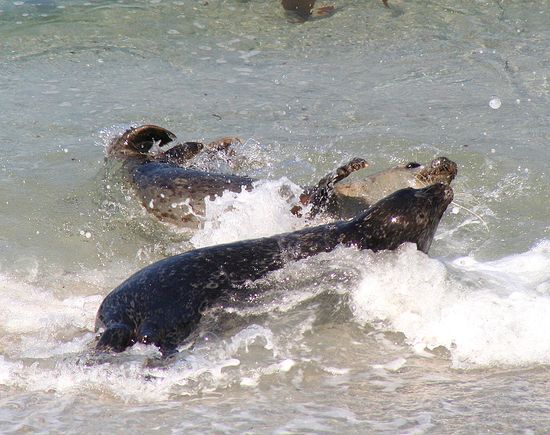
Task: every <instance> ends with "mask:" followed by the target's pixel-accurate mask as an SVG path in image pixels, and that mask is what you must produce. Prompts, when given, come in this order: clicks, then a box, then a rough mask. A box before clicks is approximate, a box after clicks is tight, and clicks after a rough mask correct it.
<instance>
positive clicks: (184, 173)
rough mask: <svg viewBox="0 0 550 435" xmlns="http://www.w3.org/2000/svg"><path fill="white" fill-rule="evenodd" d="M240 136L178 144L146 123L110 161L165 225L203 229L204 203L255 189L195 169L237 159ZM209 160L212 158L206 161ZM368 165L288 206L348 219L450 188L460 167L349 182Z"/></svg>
mask: <svg viewBox="0 0 550 435" xmlns="http://www.w3.org/2000/svg"><path fill="white" fill-rule="evenodd" d="M235 141H237V139H235V138H223V139H220V140H217V141H214V142H212V143H210V144H206V145H205V144H202V143H200V142H184V143H178V142H176V137H175V135H174V134H173V133H171V132H170V131H168V130H166V129H164V128H162V127H158V126H154V125H143V126H140V127H137V128H132V129H129V130H127V131H126V132H124V134H123V135H121V136H120V137H118V138H115V140H113V141H112V143H111V144H110V146H109V148H108V149H107V158H108V159H118V160H120V161H122V162H123V168H124V170H125V172H126V173H127V174H128V175H129V178H130V182H131V184H132V185H133V186H134V188H135V191H136V194H137V196H138V197H139V199H140V201H141V203H142V204H143V206H144V207H145V208H146V209H147V211H148V212H150V213H151V214H153V215H154V216H156V217H157V218H158V219H160V220H161V221H163V222H166V223H170V224H173V225H176V226H182V227H191V228H193V227H198V226H200V223H201V222H202V219H203V218H204V214H205V200H206V199H214V198H215V197H216V196H221V195H222V194H223V192H224V191H226V190H228V191H232V192H237V193H238V192H241V191H242V190H243V189H246V190H251V189H253V187H254V181H256V180H254V179H253V178H250V177H247V176H239V175H234V174H222V173H219V172H214V171H204V170H201V169H198V168H195V167H193V165H192V160H193V158H194V157H196V156H200V155H202V154H206V155H207V157H211V158H214V157H219V155H220V154H221V155H222V156H223V157H227V158H228V159H232V158H234V157H235V152H234V150H233V149H232V148H231V144H232V143H233V142H235ZM207 160H208V159H207ZM367 166H368V165H367V162H366V161H365V160H364V159H361V158H354V159H352V160H350V161H349V162H348V163H345V164H344V165H342V166H340V167H339V168H337V169H335V170H334V171H332V172H330V173H329V174H327V175H326V176H325V177H323V178H322V179H321V180H320V181H319V182H318V183H317V184H316V185H315V186H312V187H304V188H303V189H304V192H303V194H302V195H300V198H296V199H295V202H294V204H290V205H289V208H290V210H291V211H292V212H293V213H294V214H297V215H299V214H302V213H304V210H305V207H309V211H307V217H309V218H313V217H315V216H317V215H319V214H328V216H330V217H331V218H340V219H347V218H351V217H352V216H355V215H356V214H357V213H359V212H361V211H364V210H366V209H367V208H368V207H369V206H370V205H372V204H374V203H375V202H376V201H378V200H380V199H382V198H383V197H385V196H387V195H389V194H390V193H392V192H394V191H396V190H398V189H402V188H405V187H414V188H421V187H425V186H427V185H430V184H434V183H446V184H449V183H450V182H451V181H452V180H453V178H454V177H455V176H456V172H457V166H456V164H455V163H454V162H452V161H451V160H449V159H447V158H446V157H439V158H437V159H435V160H433V161H432V162H431V163H430V164H428V165H421V164H419V163H416V162H411V163H407V164H405V165H400V166H397V167H394V168H391V169H388V170H385V171H382V172H379V173H377V174H373V175H369V176H366V177H365V176H363V177H356V180H354V181H350V182H344V181H343V180H344V179H346V178H347V177H348V176H349V175H351V174H352V173H355V172H358V173H359V172H360V173H363V171H362V170H363V169H364V168H366V167H367Z"/></svg>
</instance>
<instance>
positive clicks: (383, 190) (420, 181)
mask: <svg viewBox="0 0 550 435" xmlns="http://www.w3.org/2000/svg"><path fill="white" fill-rule="evenodd" d="M457 172H458V167H457V164H456V163H455V162H453V161H452V160H450V159H448V158H447V157H437V158H435V159H433V160H432V161H431V162H430V163H428V164H425V165H423V164H420V163H417V162H409V163H405V164H402V165H398V166H394V167H393V168H389V169H385V170H383V171H380V172H377V173H374V174H371V175H368V176H366V177H365V176H363V177H361V176H360V175H357V176H355V179H353V180H346V181H345V182H341V183H338V184H336V185H335V186H334V188H333V189H332V191H331V196H330V197H329V198H327V199H326V200H325V202H324V204H323V206H324V207H325V208H326V210H327V211H328V213H329V214H331V215H333V216H334V217H337V218H339V219H348V218H350V217H352V216H355V215H356V214H357V213H358V212H359V211H360V210H365V209H367V208H368V207H369V206H370V205H372V204H374V203H375V202H377V201H379V200H381V199H382V198H384V197H385V196H387V195H389V194H391V193H392V192H395V191H396V190H399V189H403V188H405V187H413V188H415V189H421V188H422V187H426V186H429V185H431V184H435V183H444V184H451V182H452V181H453V180H454V178H455V177H456V175H457Z"/></svg>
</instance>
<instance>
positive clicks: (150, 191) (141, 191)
mask: <svg viewBox="0 0 550 435" xmlns="http://www.w3.org/2000/svg"><path fill="white" fill-rule="evenodd" d="M175 140H176V136H175V135H174V134H173V133H171V132H170V131H168V130H166V129H164V128H162V127H158V126H155V125H142V126H140V127H136V128H131V129H128V130H126V131H125V132H124V134H122V135H121V136H120V137H117V138H115V139H114V140H113V141H112V142H111V144H110V145H109V147H108V148H107V158H108V159H116V160H119V161H121V162H122V167H123V172H125V173H126V175H127V177H128V178H129V180H130V183H131V185H132V186H133V187H134V188H135V191H136V194H137V196H138V198H139V199H140V201H141V203H142V204H143V206H144V207H145V208H146V209H147V211H149V212H150V213H152V214H153V215H155V216H156V217H157V218H158V219H160V220H161V221H163V222H166V223H170V224H173V225H176V226H183V227H197V226H199V224H200V221H201V218H202V217H203V216H204V213H205V203H204V201H205V199H208V198H210V199H214V198H215V196H216V195H221V194H222V193H223V192H224V191H226V190H228V191H233V192H241V191H242V189H252V183H253V181H254V180H253V179H252V178H250V177H246V176H239V175H233V174H222V173H216V172H207V171H203V170H199V169H196V168H193V167H189V162H190V161H191V160H192V159H193V158H194V157H196V156H197V155H199V154H201V153H207V154H210V155H212V156H214V155H217V154H218V153H223V154H225V155H231V153H232V150H231V148H230V146H231V143H232V142H233V141H235V140H238V139H236V138H222V139H219V140H217V141H214V142H211V143H209V144H206V145H205V144H203V143H201V142H183V143H178V142H176V141H175Z"/></svg>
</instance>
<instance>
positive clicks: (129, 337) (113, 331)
mask: <svg viewBox="0 0 550 435" xmlns="http://www.w3.org/2000/svg"><path fill="white" fill-rule="evenodd" d="M134 343H135V339H134V337H133V334H132V330H131V329H130V328H129V327H128V326H126V325H124V324H122V323H115V324H113V325H110V326H109V327H108V328H107V329H106V330H105V331H103V333H102V334H101V337H99V341H98V342H97V344H96V349H97V350H100V351H113V352H122V351H124V350H125V349H126V348H127V347H129V346H131V345H132V344H134Z"/></svg>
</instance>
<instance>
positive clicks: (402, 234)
mask: <svg viewBox="0 0 550 435" xmlns="http://www.w3.org/2000/svg"><path fill="white" fill-rule="evenodd" d="M452 198H453V192H452V189H451V187H450V186H448V185H444V184H435V185H432V186H429V187H426V188H424V189H412V188H407V189H403V190H398V191H397V192H394V193H393V194H391V195H390V196H388V197H386V198H384V199H382V200H381V201H379V202H377V203H376V204H375V205H373V206H372V207H370V208H369V209H368V210H367V211H365V212H363V213H361V214H359V215H358V216H356V217H355V218H354V219H353V220H350V221H338V222H335V223H330V224H326V225H320V226H316V227H310V228H306V229H303V230H300V231H296V232H291V233H286V234H282V235H276V236H272V237H266V238H261V239H253V240H245V241H239V242H234V243H229V244H224V245H218V246H211V247H207V248H201V249H196V250H193V251H189V252H185V253H183V254H179V255H175V256H172V257H168V258H166V259H163V260H160V261H158V262H156V263H153V264H151V265H149V266H147V267H145V268H144V269H142V270H140V271H138V272H136V273H135V274H134V275H132V276H130V277H129V278H128V279H127V280H126V281H124V282H123V283H122V284H120V285H119V286H118V287H117V288H115V289H114V290H113V291H112V292H111V293H109V294H108V295H107V296H106V297H105V299H104V300H103V302H102V303H101V306H100V307H99V310H98V312H97V317H96V331H97V330H102V331H103V332H102V333H101V335H100V337H99V340H98V342H97V344H96V349H97V350H99V351H115V352H121V351H123V350H124V349H126V348H127V347H129V346H131V345H133V344H134V343H136V342H141V343H146V344H154V345H155V346H157V347H158V348H159V349H160V350H161V352H162V354H163V355H165V356H166V355H169V354H171V353H173V352H175V351H176V347H177V346H179V345H180V344H182V342H183V341H184V340H185V338H186V337H187V336H188V335H189V334H190V333H191V332H192V331H193V330H194V329H195V328H196V326H197V324H198V322H199V320H200V318H201V312H203V310H204V309H205V308H207V307H209V306H212V305H214V304H215V303H216V301H218V300H220V299H221V298H222V297H223V296H230V297H231V299H232V300H237V301H238V298H239V294H242V293H243V292H245V290H244V289H243V286H244V284H245V283H247V282H250V281H254V280H257V279H260V278H262V277H264V276H266V275H267V274H268V273H269V272H271V271H274V270H276V269H280V268H282V267H283V266H284V265H285V263H287V262H290V261H297V260H300V259H303V258H306V257H310V256H313V255H316V254H319V253H322V252H330V251H331V250H333V249H334V248H335V247H336V246H338V245H344V246H356V247H357V248H358V249H371V250H373V251H379V250H385V249H390V250H391V249H395V248H397V247H398V246H399V245H401V244H402V243H404V242H411V243H415V244H416V245H417V247H418V249H419V250H421V251H423V252H428V249H429V248H430V245H431V243H432V240H433V237H434V233H435V231H436V229H437V226H438V224H439V221H440V219H441V217H442V215H443V212H444V211H445V210H446V208H447V206H448V205H449V203H450V202H451V201H452Z"/></svg>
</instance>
